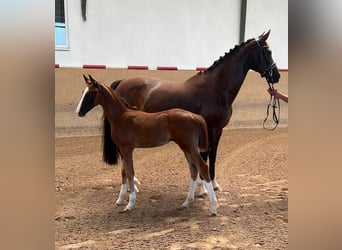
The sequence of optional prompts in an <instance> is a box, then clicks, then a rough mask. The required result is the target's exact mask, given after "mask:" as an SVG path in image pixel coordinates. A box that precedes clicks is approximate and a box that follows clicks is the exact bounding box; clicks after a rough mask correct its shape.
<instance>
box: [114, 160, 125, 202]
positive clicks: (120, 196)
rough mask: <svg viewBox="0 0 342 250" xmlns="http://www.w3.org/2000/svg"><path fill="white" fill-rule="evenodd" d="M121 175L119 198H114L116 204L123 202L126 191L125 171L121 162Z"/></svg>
mask: <svg viewBox="0 0 342 250" xmlns="http://www.w3.org/2000/svg"><path fill="white" fill-rule="evenodd" d="M121 177H122V181H121V189H120V194H119V198H118V199H117V200H116V205H122V204H123V203H124V200H125V196H126V193H127V176H126V172H125V168H124V165H123V164H122V165H121Z"/></svg>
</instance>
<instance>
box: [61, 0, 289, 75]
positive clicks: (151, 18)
mask: <svg viewBox="0 0 342 250" xmlns="http://www.w3.org/2000/svg"><path fill="white" fill-rule="evenodd" d="M253 1H254V0H253ZM253 1H248V3H249V5H248V7H250V6H253V4H250V2H253ZM263 2H265V3H267V2H268V1H267V0H263ZM270 2H283V1H282V0H277V1H270ZM286 3H287V1H286ZM267 6H268V7H272V8H273V5H270V4H267ZM267 6H266V7H267ZM286 6H287V5H286ZM268 7H267V8H268ZM67 8H68V9H67V12H68V24H67V25H68V28H69V46H70V49H69V50H66V51H62V50H56V53H55V62H56V63H57V64H60V66H70V67H81V66H82V65H83V64H105V65H107V66H108V67H118V68H126V67H127V66H128V65H146V66H149V68H150V69H153V68H155V67H157V66H177V67H178V68H179V69H195V68H196V67H208V66H210V65H211V64H212V63H213V62H214V61H215V60H217V59H218V58H219V57H220V56H222V55H224V53H225V52H227V51H229V49H230V48H233V47H234V46H235V45H236V44H238V43H239V25H240V0H229V1H227V0H215V1H209V0H187V1H182V0H172V1H162V0H139V1H137V0H101V1H96V0H88V1H87V21H85V22H83V20H82V17H81V4H80V1H76V0H68V1H67ZM274 8H275V9H276V10H277V8H279V7H276V6H275V7H274ZM248 9H249V11H250V14H255V13H256V14H257V15H259V12H258V11H256V10H254V9H253V8H252V7H251V8H248ZM247 14H248V13H247ZM278 14H279V11H278ZM283 16H285V17H284V18H286V21H287V10H286V12H284V13H283ZM247 20H248V21H249V22H251V20H253V19H251V18H249V17H248V18H247ZM274 22H276V21H274ZM247 28H248V29H247V30H248V32H249V33H248V34H247V35H246V39H247V38H251V37H256V36H258V35H259V34H260V33H262V31H264V30H265V29H268V28H269V27H267V28H265V27H264V26H262V25H255V30H253V26H251V25H250V24H248V23H247ZM271 28H272V34H271V37H272V40H270V41H273V40H274V41H277V43H276V44H275V45H273V44H271V45H272V48H273V51H274V57H275V58H277V59H278V58H280V57H282V56H283V55H282V56H280V54H279V55H278V50H280V49H279V48H281V49H282V50H283V47H284V46H283V45H282V44H281V43H278V41H280V39H279V38H281V37H283V36H286V37H287V30H286V31H285V30H281V31H277V30H276V26H272V27H271ZM252 31H253V32H252ZM283 33H286V34H285V35H284V34H283ZM286 48H287V40H286ZM277 62H278V60H277ZM284 62H285V60H284ZM286 62H287V54H286ZM278 65H279V62H278ZM282 67H283V68H284V67H285V68H287V64H286V65H285V64H284V65H282ZM280 68H281V67H280Z"/></svg>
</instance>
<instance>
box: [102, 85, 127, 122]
mask: <svg viewBox="0 0 342 250" xmlns="http://www.w3.org/2000/svg"><path fill="white" fill-rule="evenodd" d="M102 95H103V99H102V103H101V106H102V108H103V110H104V114H105V117H106V118H107V119H108V120H109V121H113V122H115V121H116V120H117V119H119V118H120V117H121V115H122V114H123V113H124V112H125V111H126V110H127V108H126V106H125V105H124V104H123V103H122V101H121V100H120V99H119V98H118V97H117V96H116V95H115V94H114V93H112V92H111V91H110V90H109V89H108V88H105V87H103V90H102Z"/></svg>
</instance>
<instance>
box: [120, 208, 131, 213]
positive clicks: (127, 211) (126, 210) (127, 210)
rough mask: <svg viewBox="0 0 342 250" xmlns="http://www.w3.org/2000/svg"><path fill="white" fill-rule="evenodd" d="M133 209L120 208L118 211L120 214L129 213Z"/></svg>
mask: <svg viewBox="0 0 342 250" xmlns="http://www.w3.org/2000/svg"><path fill="white" fill-rule="evenodd" d="M131 211H132V210H129V209H126V208H125V209H124V210H120V211H119V212H118V213H119V214H128V213H129V212H131Z"/></svg>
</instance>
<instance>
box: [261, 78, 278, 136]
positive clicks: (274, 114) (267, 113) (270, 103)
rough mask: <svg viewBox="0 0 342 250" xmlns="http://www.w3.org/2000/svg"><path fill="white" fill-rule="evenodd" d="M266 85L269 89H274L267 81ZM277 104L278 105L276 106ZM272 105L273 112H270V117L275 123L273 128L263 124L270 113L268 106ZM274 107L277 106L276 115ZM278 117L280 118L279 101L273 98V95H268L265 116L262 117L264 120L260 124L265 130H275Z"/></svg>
mask: <svg viewBox="0 0 342 250" xmlns="http://www.w3.org/2000/svg"><path fill="white" fill-rule="evenodd" d="M267 83H268V85H269V89H270V90H274V87H273V84H270V83H269V82H267ZM277 104H278V106H277ZM271 106H272V110H273V113H272V118H273V121H274V123H275V125H274V127H273V128H267V127H266V126H265V123H266V121H267V120H268V116H269V113H270V107H271ZM276 108H278V115H277V112H276ZM279 118H280V102H279V99H277V98H275V97H274V96H273V95H271V96H270V101H269V103H268V105H267V109H266V118H265V119H264V122H263V124H262V126H263V128H264V129H266V130H270V131H272V130H275V129H276V127H277V126H278V124H279Z"/></svg>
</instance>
